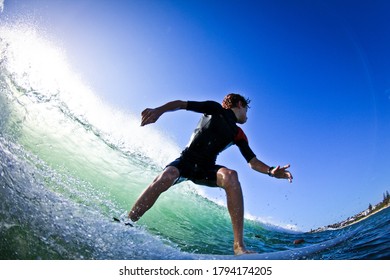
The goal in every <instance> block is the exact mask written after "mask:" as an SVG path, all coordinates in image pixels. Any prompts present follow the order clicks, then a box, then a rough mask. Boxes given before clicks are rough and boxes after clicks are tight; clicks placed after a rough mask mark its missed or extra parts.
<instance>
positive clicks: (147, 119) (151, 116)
mask: <svg viewBox="0 0 390 280" xmlns="http://www.w3.org/2000/svg"><path fill="white" fill-rule="evenodd" d="M161 115H162V113H161V112H160V110H158V109H150V108H147V109H145V110H143V111H142V113H141V117H142V119H141V126H144V125H147V124H151V123H155V122H156V121H157V120H158V118H159V117H160V116H161Z"/></svg>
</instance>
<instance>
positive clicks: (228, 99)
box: [222, 93, 251, 109]
mask: <svg viewBox="0 0 390 280" xmlns="http://www.w3.org/2000/svg"><path fill="white" fill-rule="evenodd" d="M240 101H241V104H242V106H244V107H247V108H249V106H248V105H249V103H250V102H251V101H250V100H249V98H245V97H243V96H242V95H239V94H236V93H229V94H228V95H226V96H225V98H224V99H223V101H222V107H223V108H225V109H231V108H234V107H237V106H238V102H240Z"/></svg>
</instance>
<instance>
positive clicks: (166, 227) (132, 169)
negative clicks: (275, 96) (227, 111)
mask: <svg viewBox="0 0 390 280" xmlns="http://www.w3.org/2000/svg"><path fill="white" fill-rule="evenodd" d="M69 69H70V67H68V65H67V64H66V62H65V61H64V60H63V58H62V56H61V55H60V54H58V52H57V51H55V49H54V48H53V47H52V46H50V45H48V43H47V42H45V41H44V40H41V39H39V37H37V35H36V34H35V32H31V30H29V29H24V30H20V29H15V28H5V27H1V30H0V70H1V71H0V202H1V207H0V259H203V258H206V259H207V258H234V257H233V256H231V254H232V242H233V240H232V229H231V224H230V218H229V215H228V212H227V210H226V208H225V207H224V206H221V205H218V204H216V203H214V202H212V201H210V200H208V199H207V198H205V197H204V196H202V195H201V194H200V193H199V191H198V189H197V188H196V187H195V186H193V185H191V184H186V183H184V184H180V185H177V186H174V187H173V188H171V189H170V191H169V192H166V193H164V195H163V196H162V197H161V198H160V199H159V200H158V202H157V203H156V205H155V206H154V207H153V208H152V209H151V210H150V211H149V212H148V213H147V214H145V216H144V217H143V218H142V219H141V220H140V221H139V222H138V223H137V225H136V226H135V227H128V226H125V225H123V224H121V223H116V222H113V220H112V217H114V216H115V217H120V216H123V215H124V213H126V212H127V211H128V210H129V208H130V207H131V205H132V204H133V203H134V201H135V200H136V198H137V197H138V196H139V194H140V193H141V192H142V190H143V189H144V188H145V187H146V186H147V185H148V184H149V183H150V181H151V180H153V178H154V177H155V176H156V175H157V174H158V173H159V172H160V171H161V170H162V168H163V166H164V164H165V163H166V162H169V161H171V160H172V159H174V158H175V157H176V156H177V154H178V152H179V151H180V150H179V148H178V147H176V145H175V144H174V143H172V142H171V141H170V140H169V138H168V137H166V136H164V135H163V134H162V133H160V132H158V131H155V130H153V129H152V128H142V129H140V127H139V120H138V118H137V117H134V116H132V115H131V114H128V113H123V112H118V111H115V110H113V109H111V108H109V107H108V106H106V105H105V104H104V103H102V102H101V101H100V100H99V99H98V98H97V97H96V96H95V95H94V93H93V92H92V91H91V90H90V89H89V88H88V87H87V86H85V85H84V84H83V82H82V81H81V80H80V79H79V78H78V77H77V76H76V75H75V74H74V73H72V71H71V70H69ZM146 136H147V137H146ZM161 143H163V145H162V144H161ZM389 216H390V211H389V209H387V210H384V211H381V212H379V213H378V214H376V215H374V216H372V217H370V218H368V219H366V220H364V221H362V222H360V223H358V224H356V225H353V226H350V227H347V228H344V229H342V230H334V231H325V232H321V233H297V232H289V231H286V230H282V229H278V228H276V227H272V226H270V225H264V224H262V223H260V222H258V221H254V220H246V223H245V242H246V244H247V247H248V248H249V249H251V250H255V251H258V252H259V253H262V254H261V255H253V256H252V258H259V259H260V258H277V259H279V258H292V259H294V258H298V259H389V258H390V253H389V251H390V250H389V248H390V237H389V236H390V235H389V232H390V223H389V221H390V217H389ZM295 239H304V240H305V242H304V243H302V244H300V245H294V244H293V241H294V240H295ZM316 244H320V245H316ZM277 252H283V253H277ZM275 253H277V254H275Z"/></svg>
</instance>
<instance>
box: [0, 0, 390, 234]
mask: <svg viewBox="0 0 390 280" xmlns="http://www.w3.org/2000/svg"><path fill="white" fill-rule="evenodd" d="M1 17H2V21H3V22H13V21H14V22H17V21H21V20H22V21H25V22H29V23H33V24H34V25H36V26H39V27H40V28H41V29H42V30H44V34H45V36H47V37H48V38H49V39H50V40H52V41H53V42H55V43H56V44H58V45H59V46H61V47H62V48H63V49H64V50H65V52H66V55H67V57H68V59H69V62H70V64H71V66H72V68H73V69H74V71H76V72H79V73H80V75H81V76H82V77H83V80H84V81H85V82H86V83H87V84H89V85H91V87H92V88H94V90H95V92H96V94H98V95H99V96H101V97H102V98H103V99H104V100H105V102H107V104H110V105H112V106H115V107H118V108H119V109H121V110H126V111H130V112H133V113H134V114H137V115H138V114H140V112H141V111H142V110H143V109H144V108H146V107H156V106H159V105H162V104H163V103H165V102H167V101H170V100H174V99H182V100H216V101H221V100H222V98H223V97H224V96H225V94H227V93H229V92H238V93H241V94H243V95H245V96H247V97H249V98H250V99H251V100H252V103H251V109H250V110H249V112H248V117H249V120H248V122H247V123H246V124H245V125H243V129H244V131H245V132H246V134H247V136H248V138H249V142H250V145H251V147H252V148H253V150H254V151H255V153H256V154H257V156H258V158H259V159H260V160H263V161H264V162H266V163H267V164H269V165H277V164H287V163H290V164H291V172H292V173H293V175H294V182H293V183H292V184H289V183H288V182H287V181H280V180H275V179H272V178H268V176H264V175H261V174H258V173H256V172H253V171H252V170H250V169H249V168H248V167H247V165H246V162H245V160H244V159H243V158H242V157H241V155H240V154H239V152H238V149H236V148H235V147H231V148H230V149H229V150H227V151H225V152H223V153H222V154H221V156H220V157H219V160H218V163H219V164H223V165H226V166H228V167H231V168H233V169H236V170H238V172H239V176H240V180H241V183H242V185H243V190H244V195H245V203H246V211H247V213H250V214H251V215H254V216H258V217H262V218H264V219H266V220H268V221H270V222H274V223H277V224H283V225H286V224H291V225H294V227H297V228H299V229H302V230H310V229H311V228H316V227H319V226H322V225H327V224H331V223H334V222H337V221H341V220H343V219H345V218H347V217H348V216H351V215H354V214H356V213H358V212H360V211H362V210H364V209H366V208H367V206H368V204H369V203H373V204H374V203H377V202H379V201H380V200H381V199H382V194H383V193H384V192H385V191H386V190H389V189H390V179H389V177H388V174H390V172H389V167H390V145H389V144H388V143H390V141H389V140H390V56H389V55H388V50H389V49H390V2H388V1H386V0H382V1H379V0H376V1H372V0H369V1H368V0H367V1H336V0H330V1H325V0H324V1H320V0H312V1H309V0H307V1H305V0H297V1H292V0H289V1H288V0H274V1H262V0H259V1H245V0H240V1H229V0H225V1H212V0H210V1H202V0H200V1H192V0H189V1H168V0H166V1H163V0H160V1H152V0H145V1H138V0H137V1H108V0H107V1H96V0H95V1H92V0H78V1H75V0H74V1H69V0H68V1H65V0H64V1H62V0H50V1H49V0H28V1H27V0H25V1H24V0H18V1H16V0H15V1H7V0H6V1H4V11H3V13H2V14H1ZM198 119H199V115H197V114H195V113H191V112H184V111H180V112H175V113H169V114H167V115H165V116H163V117H162V118H161V120H160V121H159V122H158V123H157V124H155V127H156V128H158V129H160V130H162V131H165V132H166V133H169V134H170V135H171V137H172V139H174V141H176V142H177V143H178V145H179V146H180V147H184V146H185V145H186V143H187V141H188V139H189V136H190V133H191V132H192V130H193V128H194V127H195V125H196V123H197V121H198ZM210 195H211V196H216V197H217V198H219V199H222V192H218V191H215V190H213V191H211V192H210Z"/></svg>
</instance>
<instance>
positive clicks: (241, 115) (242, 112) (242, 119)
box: [237, 102, 248, 124]
mask: <svg viewBox="0 0 390 280" xmlns="http://www.w3.org/2000/svg"><path fill="white" fill-rule="evenodd" d="M247 112H248V107H247V106H245V107H244V106H242V104H241V102H240V103H239V105H238V114H237V122H238V123H240V124H244V123H246V121H247V120H248V117H247Z"/></svg>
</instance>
